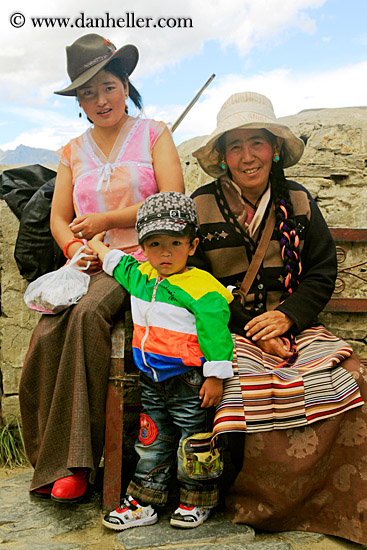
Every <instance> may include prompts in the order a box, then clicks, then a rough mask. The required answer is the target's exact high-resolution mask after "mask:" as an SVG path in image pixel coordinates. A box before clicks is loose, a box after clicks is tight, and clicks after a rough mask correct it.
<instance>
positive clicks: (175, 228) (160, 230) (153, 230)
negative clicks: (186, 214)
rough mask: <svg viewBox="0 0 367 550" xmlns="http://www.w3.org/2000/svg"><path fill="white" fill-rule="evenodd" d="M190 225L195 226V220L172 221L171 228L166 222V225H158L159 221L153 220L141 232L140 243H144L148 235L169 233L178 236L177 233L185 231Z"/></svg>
mask: <svg viewBox="0 0 367 550" xmlns="http://www.w3.org/2000/svg"><path fill="white" fill-rule="evenodd" d="M188 225H192V226H194V227H195V224H194V223H193V222H183V223H177V222H171V224H170V227H169V228H168V227H167V224H165V227H157V221H155V222H152V223H150V224H147V225H146V226H144V228H143V229H142V231H140V232H139V237H138V238H139V244H142V242H143V241H145V239H147V238H148V237H153V236H154V235H168V236H169V237H177V234H178V233H181V232H182V231H184V230H185V229H186V227H187V226H188Z"/></svg>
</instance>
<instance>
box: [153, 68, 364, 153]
mask: <svg viewBox="0 0 367 550" xmlns="http://www.w3.org/2000/svg"><path fill="white" fill-rule="evenodd" d="M366 88H367V61H365V62H363V63H359V64H355V65H350V66H347V67H343V68H340V69H338V70H334V71H329V72H322V73H317V72H315V73H302V74H295V73H294V72H291V71H287V70H280V69H278V70H274V71H271V72H267V73H259V74H256V75H254V76H252V77H250V78H244V77H243V75H238V74H231V75H226V76H225V77H224V78H222V79H219V80H217V82H215V81H214V83H213V84H212V85H211V86H210V88H208V89H207V90H206V91H205V92H204V94H203V98H202V100H201V101H200V102H199V103H198V104H197V105H196V106H195V107H194V108H193V109H192V110H191V111H190V113H189V114H188V115H187V117H186V118H185V119H184V121H183V122H182V124H181V125H180V126H179V127H178V129H177V131H176V134H175V141H176V143H180V142H181V141H184V140H186V139H190V138H191V137H194V136H200V135H205V134H209V133H210V132H212V130H214V128H215V126H216V116H217V113H218V111H219V109H220V107H221V106H222V105H223V103H224V102H225V101H226V100H227V99H228V98H229V96H230V95H232V94H233V93H236V92H244V91H255V92H258V93H262V94H264V95H266V96H267V97H268V98H269V99H270V100H271V101H272V103H273V106H274V110H275V114H276V116H277V117H282V116H287V115H293V114H296V113H298V112H299V111H302V110H304V109H317V108H337V107H353V106H363V105H366V95H365V90H366ZM184 107H185V106H177V105H174V106H172V108H171V109H169V108H167V111H166V113H167V116H171V117H172V119H171V120H172V121H173V120H174V119H175V118H177V117H178V115H179V114H180V113H181V111H183V109H184ZM149 112H150V113H151V115H152V116H154V115H155V111H154V108H153V107H152V106H150V107H149ZM157 114H159V111H158V110H157ZM164 114H165V113H164ZM165 120H167V119H165Z"/></svg>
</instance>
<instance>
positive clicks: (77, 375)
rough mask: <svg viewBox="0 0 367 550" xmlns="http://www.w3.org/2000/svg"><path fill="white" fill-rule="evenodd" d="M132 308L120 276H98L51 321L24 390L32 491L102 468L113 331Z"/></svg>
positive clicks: (29, 362) (42, 328) (44, 324)
mask: <svg viewBox="0 0 367 550" xmlns="http://www.w3.org/2000/svg"><path fill="white" fill-rule="evenodd" d="M126 307H128V295H127V292H126V291H125V289H124V288H123V287H121V285H119V284H118V283H117V281H116V280H115V279H114V278H113V277H109V276H108V275H106V274H105V273H99V274H97V275H93V276H92V277H91V281H90V286H89V290H88V293H87V294H86V295H85V296H83V298H81V300H80V301H79V303H78V304H77V305H75V306H72V307H70V308H68V309H66V310H65V311H64V312H62V313H60V314H58V315H43V316H42V318H41V320H40V322H39V323H38V325H37V327H36V328H35V330H34V332H33V335H32V339H31V342H30V346H29V350H28V353H27V355H26V358H25V362H24V367H23V372H22V377H21V381H20V387H19V400H20V409H21V416H22V426H23V436H24V443H25V447H26V451H27V455H28V458H29V460H30V462H31V464H32V466H33V467H34V475H33V480H32V483H31V487H30V490H33V489H37V488H38V487H41V486H43V485H46V484H48V483H52V482H53V481H55V480H56V479H59V478H61V477H64V476H67V475H70V474H71V473H72V472H71V471H70V469H71V468H88V469H90V470H95V469H96V468H97V467H98V464H99V460H100V457H101V455H102V451H103V444H104V426H105V403H106V390H107V381H108V371H109V363H110V354H111V328H112V326H113V323H114V320H116V319H117V318H121V316H122V315H123V311H124V309H126Z"/></svg>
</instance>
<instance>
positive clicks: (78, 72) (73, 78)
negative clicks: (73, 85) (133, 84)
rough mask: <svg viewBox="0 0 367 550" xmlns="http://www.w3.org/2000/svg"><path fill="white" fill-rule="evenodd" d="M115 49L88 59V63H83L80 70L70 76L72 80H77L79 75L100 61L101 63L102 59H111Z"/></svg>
mask: <svg viewBox="0 0 367 550" xmlns="http://www.w3.org/2000/svg"><path fill="white" fill-rule="evenodd" d="M115 51H116V50H114V51H110V52H108V53H106V54H105V55H100V56H98V57H96V58H94V59H92V60H91V61H88V63H84V65H82V66H81V67H80V68H79V70H78V71H77V72H76V73H75V74H74V75H73V76H71V77H70V79H71V81H73V80H75V79H76V78H77V77H78V76H79V75H81V74H82V73H84V72H85V71H87V70H88V69H90V68H91V67H94V66H95V65H97V64H98V63H101V62H102V61H105V60H106V59H109V58H110V57H112V56H113V54H114V53H115Z"/></svg>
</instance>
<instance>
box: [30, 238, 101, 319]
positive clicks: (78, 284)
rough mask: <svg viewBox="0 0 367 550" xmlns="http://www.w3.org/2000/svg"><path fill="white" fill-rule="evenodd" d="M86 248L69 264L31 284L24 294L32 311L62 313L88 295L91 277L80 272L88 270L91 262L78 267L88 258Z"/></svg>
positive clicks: (82, 248) (75, 255)
mask: <svg viewBox="0 0 367 550" xmlns="http://www.w3.org/2000/svg"><path fill="white" fill-rule="evenodd" d="M84 248H85V245H84V246H81V247H80V248H79V250H78V251H77V252H76V253H75V254H74V256H73V257H72V259H71V260H70V262H69V263H68V264H66V265H64V266H63V267H60V269H58V270H57V271H52V272H51V273H46V274H45V275H42V276H41V277H38V279H36V280H35V281H33V282H32V283H30V285H29V286H28V288H27V290H26V291H25V293H24V301H25V303H26V305H27V306H28V307H29V308H30V309H34V310H36V311H39V312H40V313H48V314H55V313H60V311H63V310H64V309H66V308H67V307H69V306H72V305H74V304H76V303H77V301H78V300H80V298H81V297H82V296H84V294H86V293H87V291H88V287H89V280H90V277H89V275H87V274H86V273H81V271H80V270H81V269H83V270H85V269H88V267H89V264H90V262H88V265H87V266H86V267H78V266H77V265H76V263H77V262H78V261H79V260H80V259H81V258H84V257H85V256H86V254H84V253H83V252H82V251H83V250H84Z"/></svg>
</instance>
